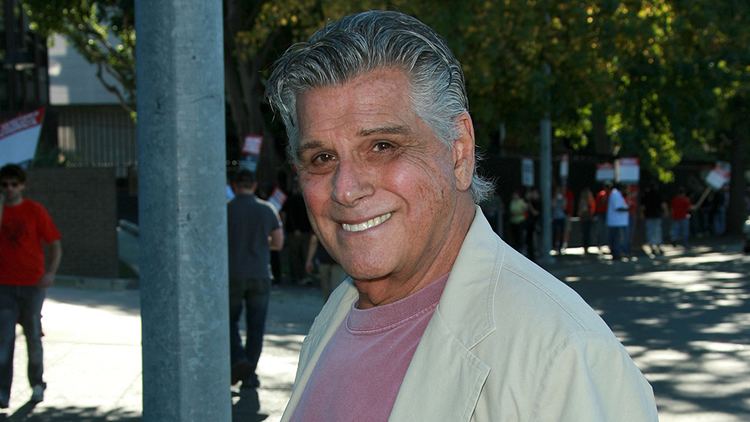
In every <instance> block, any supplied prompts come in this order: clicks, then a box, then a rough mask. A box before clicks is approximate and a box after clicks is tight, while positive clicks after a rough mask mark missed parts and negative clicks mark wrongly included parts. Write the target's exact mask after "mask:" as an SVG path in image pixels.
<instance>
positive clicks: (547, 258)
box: [539, 112, 554, 263]
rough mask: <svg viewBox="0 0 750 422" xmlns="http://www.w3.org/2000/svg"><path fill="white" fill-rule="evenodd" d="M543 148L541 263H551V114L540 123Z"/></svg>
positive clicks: (541, 170)
mask: <svg viewBox="0 0 750 422" xmlns="http://www.w3.org/2000/svg"><path fill="white" fill-rule="evenodd" d="M539 135H540V137H541V148H540V156H539V164H540V166H539V167H540V168H539V185H540V195H541V196H542V245H541V247H542V251H541V253H540V255H539V262H540V263H550V262H552V261H553V260H554V259H553V258H552V256H551V255H550V254H549V253H550V251H551V250H552V203H551V198H552V122H551V121H550V117H549V112H546V113H545V115H544V118H542V121H541V122H540V123H539Z"/></svg>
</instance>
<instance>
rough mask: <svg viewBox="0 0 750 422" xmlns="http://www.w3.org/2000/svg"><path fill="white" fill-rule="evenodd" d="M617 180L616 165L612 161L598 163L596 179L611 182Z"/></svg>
mask: <svg viewBox="0 0 750 422" xmlns="http://www.w3.org/2000/svg"><path fill="white" fill-rule="evenodd" d="M613 180H615V167H614V166H613V165H612V164H610V163H600V164H597V165H596V181H597V182H611V181H613Z"/></svg>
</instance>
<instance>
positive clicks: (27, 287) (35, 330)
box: [0, 164, 62, 408]
mask: <svg viewBox="0 0 750 422" xmlns="http://www.w3.org/2000/svg"><path fill="white" fill-rule="evenodd" d="M25 188H26V172H25V171H24V170H23V169H22V168H21V167H20V166H18V165H15V164H8V165H5V166H3V167H2V168H0V408H7V407H8V405H9V400H10V387H11V382H12V381H13V352H14V348H15V342H16V323H19V324H21V327H22V328H23V332H24V336H26V344H27V345H28V347H27V349H28V377H29V384H30V385H31V389H32V395H31V401H32V402H40V401H42V400H43V399H44V389H45V388H46V384H45V383H44V381H43V372H44V365H43V350H42V322H41V318H42V316H41V311H42V304H43V302H44V298H45V293H46V290H47V287H49V286H51V285H52V284H53V283H54V281H55V274H56V273H57V269H58V267H59V266H60V259H61V257H62V246H61V243H60V232H59V231H58V229H57V227H56V226H55V223H54V222H53V221H52V218H51V217H50V216H49V213H48V212H47V210H46V209H45V208H44V207H43V206H42V205H41V204H39V203H38V202H36V201H33V200H30V199H26V198H24V197H23V191H24V189H25ZM45 248H47V251H46V252H47V253H46V254H45ZM45 256H46V259H45Z"/></svg>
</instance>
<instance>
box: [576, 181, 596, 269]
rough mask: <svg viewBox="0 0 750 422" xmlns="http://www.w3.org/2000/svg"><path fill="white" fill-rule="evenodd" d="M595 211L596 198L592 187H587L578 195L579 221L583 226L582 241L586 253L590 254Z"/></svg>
mask: <svg viewBox="0 0 750 422" xmlns="http://www.w3.org/2000/svg"><path fill="white" fill-rule="evenodd" d="M595 212H596V200H595V199H594V195H593V194H592V193H591V189H589V188H587V187H585V188H583V189H582V190H581V193H580V196H579V197H578V222H579V224H580V227H581V242H582V243H583V253H584V254H585V255H588V254H589V247H590V246H591V225H592V223H593V222H594V213H595Z"/></svg>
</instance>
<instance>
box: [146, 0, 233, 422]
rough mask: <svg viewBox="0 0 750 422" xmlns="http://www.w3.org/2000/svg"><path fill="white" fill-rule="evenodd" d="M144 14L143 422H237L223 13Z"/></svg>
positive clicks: (190, 5)
mask: <svg viewBox="0 0 750 422" xmlns="http://www.w3.org/2000/svg"><path fill="white" fill-rule="evenodd" d="M135 6H136V9H135V12H136V30H137V34H138V41H137V44H136V57H137V62H138V63H137V69H136V78H137V86H138V102H137V106H138V147H139V151H138V159H139V176H140V181H139V190H140V191H139V202H140V204H139V220H140V221H139V222H140V248H141V257H140V274H141V286H140V288H141V316H142V332H143V420H144V421H153V422H171V421H175V422H176V421H230V420H231V398H230V392H229V328H228V327H229V324H228V287H227V283H228V282H227V240H226V230H227V229H226V201H225V197H224V195H225V193H224V186H225V183H226V181H225V177H226V176H225V174H226V171H225V166H226V161H225V160H226V158H225V142H226V141H225V127H224V116H225V115H224V79H223V75H224V70H223V63H224V60H223V53H222V52H223V40H222V6H221V2H218V1H205V0H160V1H145V0H138V1H136V4H135Z"/></svg>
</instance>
